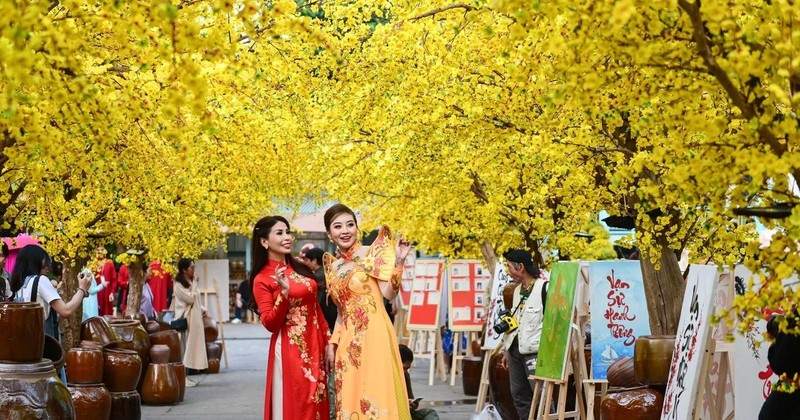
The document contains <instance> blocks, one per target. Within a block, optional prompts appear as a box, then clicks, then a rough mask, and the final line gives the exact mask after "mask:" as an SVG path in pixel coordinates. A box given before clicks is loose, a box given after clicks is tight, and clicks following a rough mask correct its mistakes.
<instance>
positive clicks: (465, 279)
mask: <svg viewBox="0 0 800 420" xmlns="http://www.w3.org/2000/svg"><path fill="white" fill-rule="evenodd" d="M447 273H448V276H447V278H448V287H447V290H448V308H449V315H450V329H451V330H453V331H480V330H481V329H482V328H483V323H484V311H485V309H484V308H485V303H486V302H484V301H483V299H484V296H483V293H484V292H483V289H484V286H485V284H486V282H488V281H490V280H491V274H490V273H489V270H487V269H486V268H485V267H483V264H482V263H481V262H480V261H478V260H452V261H451V262H450V265H449V266H448V269H447Z"/></svg>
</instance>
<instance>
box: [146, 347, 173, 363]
mask: <svg viewBox="0 0 800 420" xmlns="http://www.w3.org/2000/svg"><path fill="white" fill-rule="evenodd" d="M169 356H170V348H169V347H168V346H167V345H165V344H153V345H152V346H151V347H150V363H153V364H163V363H169Z"/></svg>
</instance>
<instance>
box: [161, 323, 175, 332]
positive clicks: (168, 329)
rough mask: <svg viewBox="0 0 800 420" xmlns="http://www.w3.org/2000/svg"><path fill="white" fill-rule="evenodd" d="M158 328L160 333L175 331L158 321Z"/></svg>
mask: <svg viewBox="0 0 800 420" xmlns="http://www.w3.org/2000/svg"><path fill="white" fill-rule="evenodd" d="M158 327H159V328H161V331H174V330H175V329H174V328H172V326H170V325H169V324H167V323H166V322H161V321H158Z"/></svg>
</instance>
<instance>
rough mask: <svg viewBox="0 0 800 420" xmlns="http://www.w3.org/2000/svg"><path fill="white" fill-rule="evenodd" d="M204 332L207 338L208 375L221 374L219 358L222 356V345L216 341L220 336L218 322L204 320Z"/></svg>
mask: <svg viewBox="0 0 800 420" xmlns="http://www.w3.org/2000/svg"><path fill="white" fill-rule="evenodd" d="M203 330H204V332H205V337H206V357H208V373H219V358H220V357H221V356H222V343H220V342H218V341H216V340H217V336H219V330H218V329H217V321H216V320H215V319H214V318H211V317H204V318H203Z"/></svg>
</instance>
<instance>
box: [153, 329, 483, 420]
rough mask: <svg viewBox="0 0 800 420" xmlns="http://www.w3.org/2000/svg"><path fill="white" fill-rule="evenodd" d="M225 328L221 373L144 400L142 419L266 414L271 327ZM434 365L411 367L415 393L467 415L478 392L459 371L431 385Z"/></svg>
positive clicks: (241, 419) (457, 418) (429, 403)
mask: <svg viewBox="0 0 800 420" xmlns="http://www.w3.org/2000/svg"><path fill="white" fill-rule="evenodd" d="M224 333H225V338H226V343H227V348H228V365H227V368H226V367H225V361H224V359H223V361H222V368H221V369H220V373H219V374H216V375H196V376H191V377H190V378H192V380H194V381H196V382H198V386H196V387H194V388H187V389H186V396H185V398H184V402H182V403H179V404H177V405H174V406H142V418H143V419H147V420H150V419H181V418H186V419H189V418H191V419H231V420H233V419H236V420H246V419H261V418H263V417H262V416H263V410H264V379H265V377H266V367H267V351H268V349H269V333H268V332H267V331H266V330H265V329H264V328H263V327H261V325H255V324H238V325H235V324H225V325H224ZM429 366H430V365H429V364H428V361H427V360H419V361H416V362H415V364H414V366H413V367H412V368H411V381H412V386H413V389H414V394H416V396H418V397H423V398H424V400H423V404H422V405H421V406H422V407H433V408H435V409H436V410H437V411H438V412H439V417H440V418H441V419H442V420H445V419H449V420H468V419H469V418H470V415H471V414H472V412H473V410H474V408H475V397H467V396H465V395H464V394H463V391H462V387H461V377H460V376H459V377H456V386H454V387H450V385H449V383H443V382H441V381H439V380H438V379H437V380H436V383H435V384H434V385H433V386H428V368H429ZM448 380H449V377H448ZM287 420H288V419H287Z"/></svg>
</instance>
